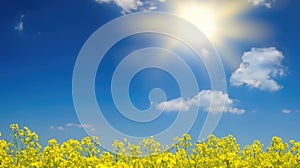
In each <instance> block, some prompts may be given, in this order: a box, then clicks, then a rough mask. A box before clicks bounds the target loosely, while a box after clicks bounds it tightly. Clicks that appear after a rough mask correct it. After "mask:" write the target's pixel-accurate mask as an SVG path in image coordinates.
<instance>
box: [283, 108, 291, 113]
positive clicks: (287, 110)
mask: <svg viewBox="0 0 300 168" xmlns="http://www.w3.org/2000/svg"><path fill="white" fill-rule="evenodd" d="M281 112H283V113H285V114H289V113H291V112H292V111H291V110H289V109H282V110H281Z"/></svg>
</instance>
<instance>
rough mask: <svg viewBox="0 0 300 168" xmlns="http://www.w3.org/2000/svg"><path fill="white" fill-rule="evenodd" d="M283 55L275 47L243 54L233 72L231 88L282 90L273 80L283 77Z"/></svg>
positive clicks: (254, 49)
mask: <svg viewBox="0 0 300 168" xmlns="http://www.w3.org/2000/svg"><path fill="white" fill-rule="evenodd" d="M283 58H284V56H283V54H282V53H281V52H280V51H278V50H277V49H276V48H275V47H270V48H252V49H251V51H249V52H245V53H244V54H243V57H242V63H241V64H240V66H239V68H238V69H237V70H235V71H234V72H233V74H232V75H231V78H230V83H231V85H233V86H241V85H244V84H245V85H247V86H250V87H254V88H258V89H260V90H269V91H277V90H279V89H281V88H282V86H281V85H279V84H278V83H277V82H276V81H275V80H274V79H273V78H275V77H277V76H282V75H284V69H283V66H282V65H281V61H282V60H283Z"/></svg>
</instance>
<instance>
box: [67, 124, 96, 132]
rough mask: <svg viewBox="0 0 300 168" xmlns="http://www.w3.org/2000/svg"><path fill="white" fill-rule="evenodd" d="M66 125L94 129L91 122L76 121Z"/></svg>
mask: <svg viewBox="0 0 300 168" xmlns="http://www.w3.org/2000/svg"><path fill="white" fill-rule="evenodd" d="M66 127H78V128H85V129H91V130H92V131H94V130H95V129H94V127H93V126H92V125H90V124H75V123H68V124H66Z"/></svg>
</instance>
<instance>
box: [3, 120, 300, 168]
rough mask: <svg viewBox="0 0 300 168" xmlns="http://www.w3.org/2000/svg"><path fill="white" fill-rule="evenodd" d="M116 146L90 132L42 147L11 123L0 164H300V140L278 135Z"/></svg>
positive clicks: (10, 167)
mask: <svg viewBox="0 0 300 168" xmlns="http://www.w3.org/2000/svg"><path fill="white" fill-rule="evenodd" d="M0 136H1V134H0ZM112 145H113V147H114V152H108V151H100V146H101V144H100V141H99V140H98V138H97V137H85V138H83V139H82V140H81V141H78V140H74V139H70V140H68V141H66V142H63V143H58V142H57V141H56V140H55V139H51V140H49V141H48V145H47V146H45V147H44V148H42V147H41V145H40V144H39V142H38V135H37V134H36V133H34V132H32V131H31V130H30V129H28V128H27V127H24V128H19V127H18V125H17V124H12V125H11V141H10V142H7V141H5V140H3V139H0V167H1V168H2V167H3V168H4V167H5V168H13V167H20V168H21V167H22V168H23V167H24V168H25V167H26V168H27V167H51V168H54V167H62V168H63V167H91V168H92V167H99V168H100V167H103V168H105V167H116V168H119V167H120V168H122V167H124V168H127V167H130V168H135V167H140V168H143V167H145V168H154V167H204V168H206V167H207V168H211V167H224V168H225V167H283V168H284V167H293V168H294V167H300V142H295V141H293V140H291V141H290V142H289V143H283V142H282V140H281V139H280V138H279V137H273V138H272V142H271V144H270V145H269V146H268V147H266V148H264V147H263V146H264V145H263V144H261V143H260V142H259V141H254V142H253V144H251V145H247V146H245V147H244V148H243V149H241V148H240V145H239V144H238V143H237V142H236V139H235V138H234V137H233V136H231V135H228V136H226V137H223V138H217V137H215V136H214V135H211V136H209V138H208V139H207V140H206V141H204V142H197V143H194V144H193V143H191V137H190V136H189V135H188V134H185V135H183V137H181V138H175V139H174V143H173V146H172V147H171V148H169V147H167V146H161V145H160V143H159V142H157V141H155V140H154V139H153V138H152V137H149V138H147V139H144V140H142V141H141V142H140V143H139V144H130V142H128V141H127V140H126V139H124V140H123V141H122V142H120V141H115V142H114V143H113V144H112ZM264 149H265V150H264Z"/></svg>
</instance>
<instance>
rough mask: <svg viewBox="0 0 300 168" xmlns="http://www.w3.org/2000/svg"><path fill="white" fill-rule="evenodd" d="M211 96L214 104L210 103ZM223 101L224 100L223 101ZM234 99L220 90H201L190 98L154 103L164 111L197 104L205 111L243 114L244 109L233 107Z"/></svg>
mask: <svg viewBox="0 0 300 168" xmlns="http://www.w3.org/2000/svg"><path fill="white" fill-rule="evenodd" d="M212 98H214V104H212V105H211V101H212ZM224 101H225V102H224ZM234 103H235V100H232V99H230V98H229V96H228V94H226V93H223V92H221V91H212V90H202V91H201V92H199V93H198V94H197V95H196V96H194V97H192V98H187V99H185V98H181V97H180V98H176V99H173V100H170V101H164V102H161V103H159V104H158V105H156V108H157V109H159V110H164V111H166V112H178V111H189V110H190V108H191V107H193V106H199V108H200V109H203V110H204V111H206V112H211V113H220V112H223V111H224V112H228V113H234V114H243V113H244V112H245V110H244V109H239V108H236V107H234Z"/></svg>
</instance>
